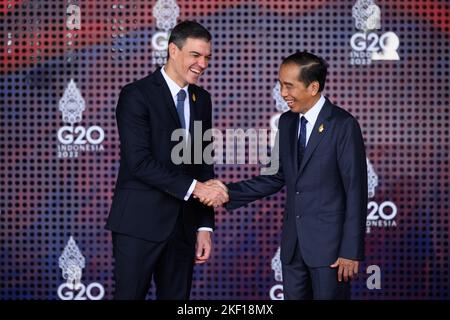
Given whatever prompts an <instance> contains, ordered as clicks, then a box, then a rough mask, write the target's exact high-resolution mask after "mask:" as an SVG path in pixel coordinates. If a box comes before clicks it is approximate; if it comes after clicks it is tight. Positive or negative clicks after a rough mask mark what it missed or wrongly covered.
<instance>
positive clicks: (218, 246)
mask: <svg viewBox="0 0 450 320" xmlns="http://www.w3.org/2000/svg"><path fill="white" fill-rule="evenodd" d="M0 14H1V18H0V22H1V25H0V28H1V29H0V30H1V33H0V34H1V35H0V36H1V46H2V50H1V66H0V67H1V79H0V89H1V90H0V103H1V109H0V110H1V115H0V119H1V127H0V146H1V149H0V157H1V161H0V174H1V186H0V220H1V224H0V241H1V253H0V298H1V299H109V298H111V297H112V290H113V281H112V270H113V261H112V252H111V237H110V234H109V232H107V231H105V230H104V229H103V227H104V223H105V220H106V217H107V215H108V210H109V207H110V204H111V199H112V195H113V191H114V185H115V179H116V175H117V173H118V166H119V140H118V134H117V129H116V124H115V114H114V112H115V106H116V103H117V98H118V94H119V91H120V89H121V87H122V86H124V85H125V84H126V83H129V82H131V81H134V80H136V79H139V78H142V77H144V76H146V75H147V74H149V73H151V72H152V71H153V70H155V69H156V68H157V67H158V66H159V65H161V64H163V63H164V59H165V52H166V41H167V35H168V32H170V30H171V29H172V28H173V26H174V25H175V23H176V22H179V21H181V20H185V19H194V20H197V21H198V22H200V23H202V24H203V25H204V26H205V27H207V28H208V29H209V30H210V31H211V33H212V34H213V59H212V62H211V65H210V68H209V69H208V71H207V73H206V74H205V75H204V76H203V77H202V78H201V82H200V84H201V86H203V87H204V88H205V89H207V90H209V91H210V93H211V94H212V98H213V109H214V113H213V117H214V119H213V120H214V126H215V128H217V129H219V130H222V131H224V130H226V129H228V128H241V129H244V130H246V129H251V128H256V129H259V128H265V129H270V128H271V127H274V126H275V125H276V120H277V117H278V116H279V115H280V114H281V112H284V111H285V110H286V105H285V104H284V103H283V102H282V101H280V97H279V92H277V87H276V83H277V73H278V67H279V64H280V62H281V60H282V59H283V58H284V57H286V56H287V55H289V54H291V53H293V52H295V51H297V50H308V51H311V52H313V53H315V54H317V55H320V56H322V57H323V58H325V59H326V60H327V62H328V63H329V65H330V67H329V77H328V80H327V85H326V88H325V91H324V94H325V95H326V96H328V97H329V98H330V99H331V100H332V101H334V102H335V103H336V104H338V105H340V106H342V107H343V108H345V109H347V110H349V111H350V112H351V113H352V114H353V115H355V116H356V117H357V118H358V120H359V123H360V125H361V127H362V131H363V134H364V139H365V143H366V150H367V158H368V159H367V161H368V164H369V170H368V175H369V194H368V197H369V205H368V211H367V214H368V222H367V238H366V242H367V249H366V255H367V259H366V261H365V262H364V263H363V264H362V269H361V273H360V276H359V278H358V279H357V280H356V281H354V282H353V293H352V296H353V298H354V299H448V298H449V297H450V278H449V252H448V234H449V227H450V224H449V218H448V213H449V193H450V191H449V190H450V187H449V136H450V132H449V128H448V123H449V109H450V107H449V105H450V97H449V92H450V89H449V56H450V55H449V47H450V40H449V32H450V31H449V16H450V6H449V4H448V2H447V1H381V0H378V1H369V0H358V1H350V0H349V1H312V0H309V1H269V0H267V1H264V0H260V1H237V0H236V1H232V0H230V1H209V0H208V1H202V0H196V1H172V0H167V1H161V0H159V1H147V0H145V1H144V0H141V1H132V0H129V1H127V0H121V1H119V0H117V1H116V0H113V1H88V0H79V1H76V0H67V1H45V0H40V1H13V0H3V1H2V2H1V4H0ZM216 174H217V177H218V178H220V179H222V180H224V181H225V182H231V181H238V180H241V179H244V178H249V177H251V176H254V175H256V174H258V165H257V164H248V163H247V164H243V165H237V164H234V165H233V164H226V163H225V164H221V165H217V166H216ZM284 200H285V193H284V191H282V192H280V193H278V194H277V195H274V196H272V197H270V198H267V199H264V200H260V201H257V202H255V203H253V204H251V205H249V206H247V207H245V208H242V209H240V210H236V211H234V212H232V213H228V212H226V211H225V210H224V209H218V210H217V211H216V212H217V213H216V224H217V230H216V231H215V232H214V252H213V256H212V258H211V260H210V262H209V263H207V264H205V265H202V266H198V267H196V268H195V275H194V284H193V290H192V294H191V297H192V298H193V299H281V298H282V292H283V290H282V286H281V274H280V265H279V260H278V255H277V254H278V253H277V251H278V248H279V244H280V233H281V221H282V214H283V203H284ZM151 210H157V208H151ZM74 283H75V284H76V285H73V284H74ZM149 297H153V292H150V294H149Z"/></svg>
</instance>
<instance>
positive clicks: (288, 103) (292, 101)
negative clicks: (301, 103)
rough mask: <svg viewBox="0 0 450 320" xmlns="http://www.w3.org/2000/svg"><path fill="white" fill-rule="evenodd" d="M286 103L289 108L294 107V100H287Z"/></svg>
mask: <svg viewBox="0 0 450 320" xmlns="http://www.w3.org/2000/svg"><path fill="white" fill-rule="evenodd" d="M285 101H286V103H287V105H288V107H289V108H290V107H292V105H293V104H294V100H285Z"/></svg>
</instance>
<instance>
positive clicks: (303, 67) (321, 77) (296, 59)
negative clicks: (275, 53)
mask: <svg viewBox="0 0 450 320" xmlns="http://www.w3.org/2000/svg"><path fill="white" fill-rule="evenodd" d="M291 63H292V64H295V65H297V66H299V67H300V74H299V75H298V79H299V81H301V82H303V83H304V84H305V86H309V85H310V84H311V82H314V81H317V82H319V92H322V90H323V89H324V88H325V80H326V79H327V63H326V62H325V60H323V59H322V58H320V57H318V56H316V55H314V54H312V53H309V52H306V51H303V52H296V53H294V54H292V55H290V56H289V57H287V58H285V59H284V60H283V62H282V63H281V65H286V64H291Z"/></svg>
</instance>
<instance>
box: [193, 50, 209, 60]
mask: <svg viewBox="0 0 450 320" xmlns="http://www.w3.org/2000/svg"><path fill="white" fill-rule="evenodd" d="M189 53H194V54H198V55H199V56H201V55H202V54H201V53H200V52H197V51H194V50H192V51H189ZM205 57H207V58H211V57H212V56H211V54H209V55H207V56H205Z"/></svg>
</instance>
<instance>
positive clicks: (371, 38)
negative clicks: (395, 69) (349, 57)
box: [350, 31, 400, 60]
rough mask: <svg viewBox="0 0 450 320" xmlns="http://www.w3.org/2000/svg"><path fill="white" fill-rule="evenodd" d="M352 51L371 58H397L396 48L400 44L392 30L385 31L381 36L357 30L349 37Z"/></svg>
mask: <svg viewBox="0 0 450 320" xmlns="http://www.w3.org/2000/svg"><path fill="white" fill-rule="evenodd" d="M350 45H351V46H352V49H353V51H355V52H362V51H366V54H367V55H369V57H371V58H372V60H399V59H400V57H399V55H398V53H397V49H398V47H399V45H400V40H399V38H398V36H397V35H396V34H395V33H394V32H392V31H389V32H386V33H384V34H383V35H381V36H378V34H376V33H374V32H371V33H363V32H357V33H355V34H354V35H353V36H352V37H351V39H350Z"/></svg>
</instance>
